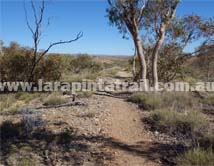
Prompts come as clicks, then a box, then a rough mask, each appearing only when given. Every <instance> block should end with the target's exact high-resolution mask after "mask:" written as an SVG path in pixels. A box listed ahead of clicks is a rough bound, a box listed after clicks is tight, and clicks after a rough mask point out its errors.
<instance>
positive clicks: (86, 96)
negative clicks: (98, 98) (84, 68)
mask: <svg viewBox="0 0 214 166" xmlns="http://www.w3.org/2000/svg"><path fill="white" fill-rule="evenodd" d="M92 95H93V93H92V92H91V91H89V92H79V93H77V95H76V96H77V97H79V98H89V97H91V96H92Z"/></svg>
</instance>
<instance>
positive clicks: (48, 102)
mask: <svg viewBox="0 0 214 166" xmlns="http://www.w3.org/2000/svg"><path fill="white" fill-rule="evenodd" d="M67 102H68V99H66V98H64V97H62V96H60V95H57V94H51V95H50V96H48V97H47V98H46V99H45V100H44V105H45V106H56V105H60V104H65V103H67Z"/></svg>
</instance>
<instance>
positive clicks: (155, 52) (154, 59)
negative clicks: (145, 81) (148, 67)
mask: <svg viewBox="0 0 214 166" xmlns="http://www.w3.org/2000/svg"><path fill="white" fill-rule="evenodd" d="M165 31H166V25H165V24H164V23H163V24H162V25H161V28H160V32H159V36H158V40H157V42H156V44H155V47H154V50H153V53H152V76H153V86H154V90H155V91H157V90H158V89H159V84H158V70H157V65H158V56H159V51H160V49H161V46H162V45H163V42H164V37H165Z"/></svg>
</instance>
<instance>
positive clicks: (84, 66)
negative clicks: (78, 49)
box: [70, 55, 102, 73]
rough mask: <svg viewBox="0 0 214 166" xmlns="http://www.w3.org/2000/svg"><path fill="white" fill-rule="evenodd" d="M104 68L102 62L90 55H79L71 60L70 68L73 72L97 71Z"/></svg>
mask: <svg viewBox="0 0 214 166" xmlns="http://www.w3.org/2000/svg"><path fill="white" fill-rule="evenodd" d="M101 69H102V66H101V64H100V63H97V62H95V61H94V60H93V58H92V57H90V56H88V55H79V56H77V57H76V58H74V59H73V60H71V62H70V70H71V71H72V72H73V73H82V72H85V71H87V72H92V73H96V72H98V71H100V70H101Z"/></svg>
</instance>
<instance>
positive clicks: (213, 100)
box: [202, 95, 214, 105]
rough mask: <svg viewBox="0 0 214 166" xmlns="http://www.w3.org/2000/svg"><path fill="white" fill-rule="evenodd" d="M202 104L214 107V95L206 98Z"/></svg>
mask: <svg viewBox="0 0 214 166" xmlns="http://www.w3.org/2000/svg"><path fill="white" fill-rule="evenodd" d="M202 102H203V103H204V104H208V105H214V95H212V96H208V97H206V98H204V99H203V101H202Z"/></svg>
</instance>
